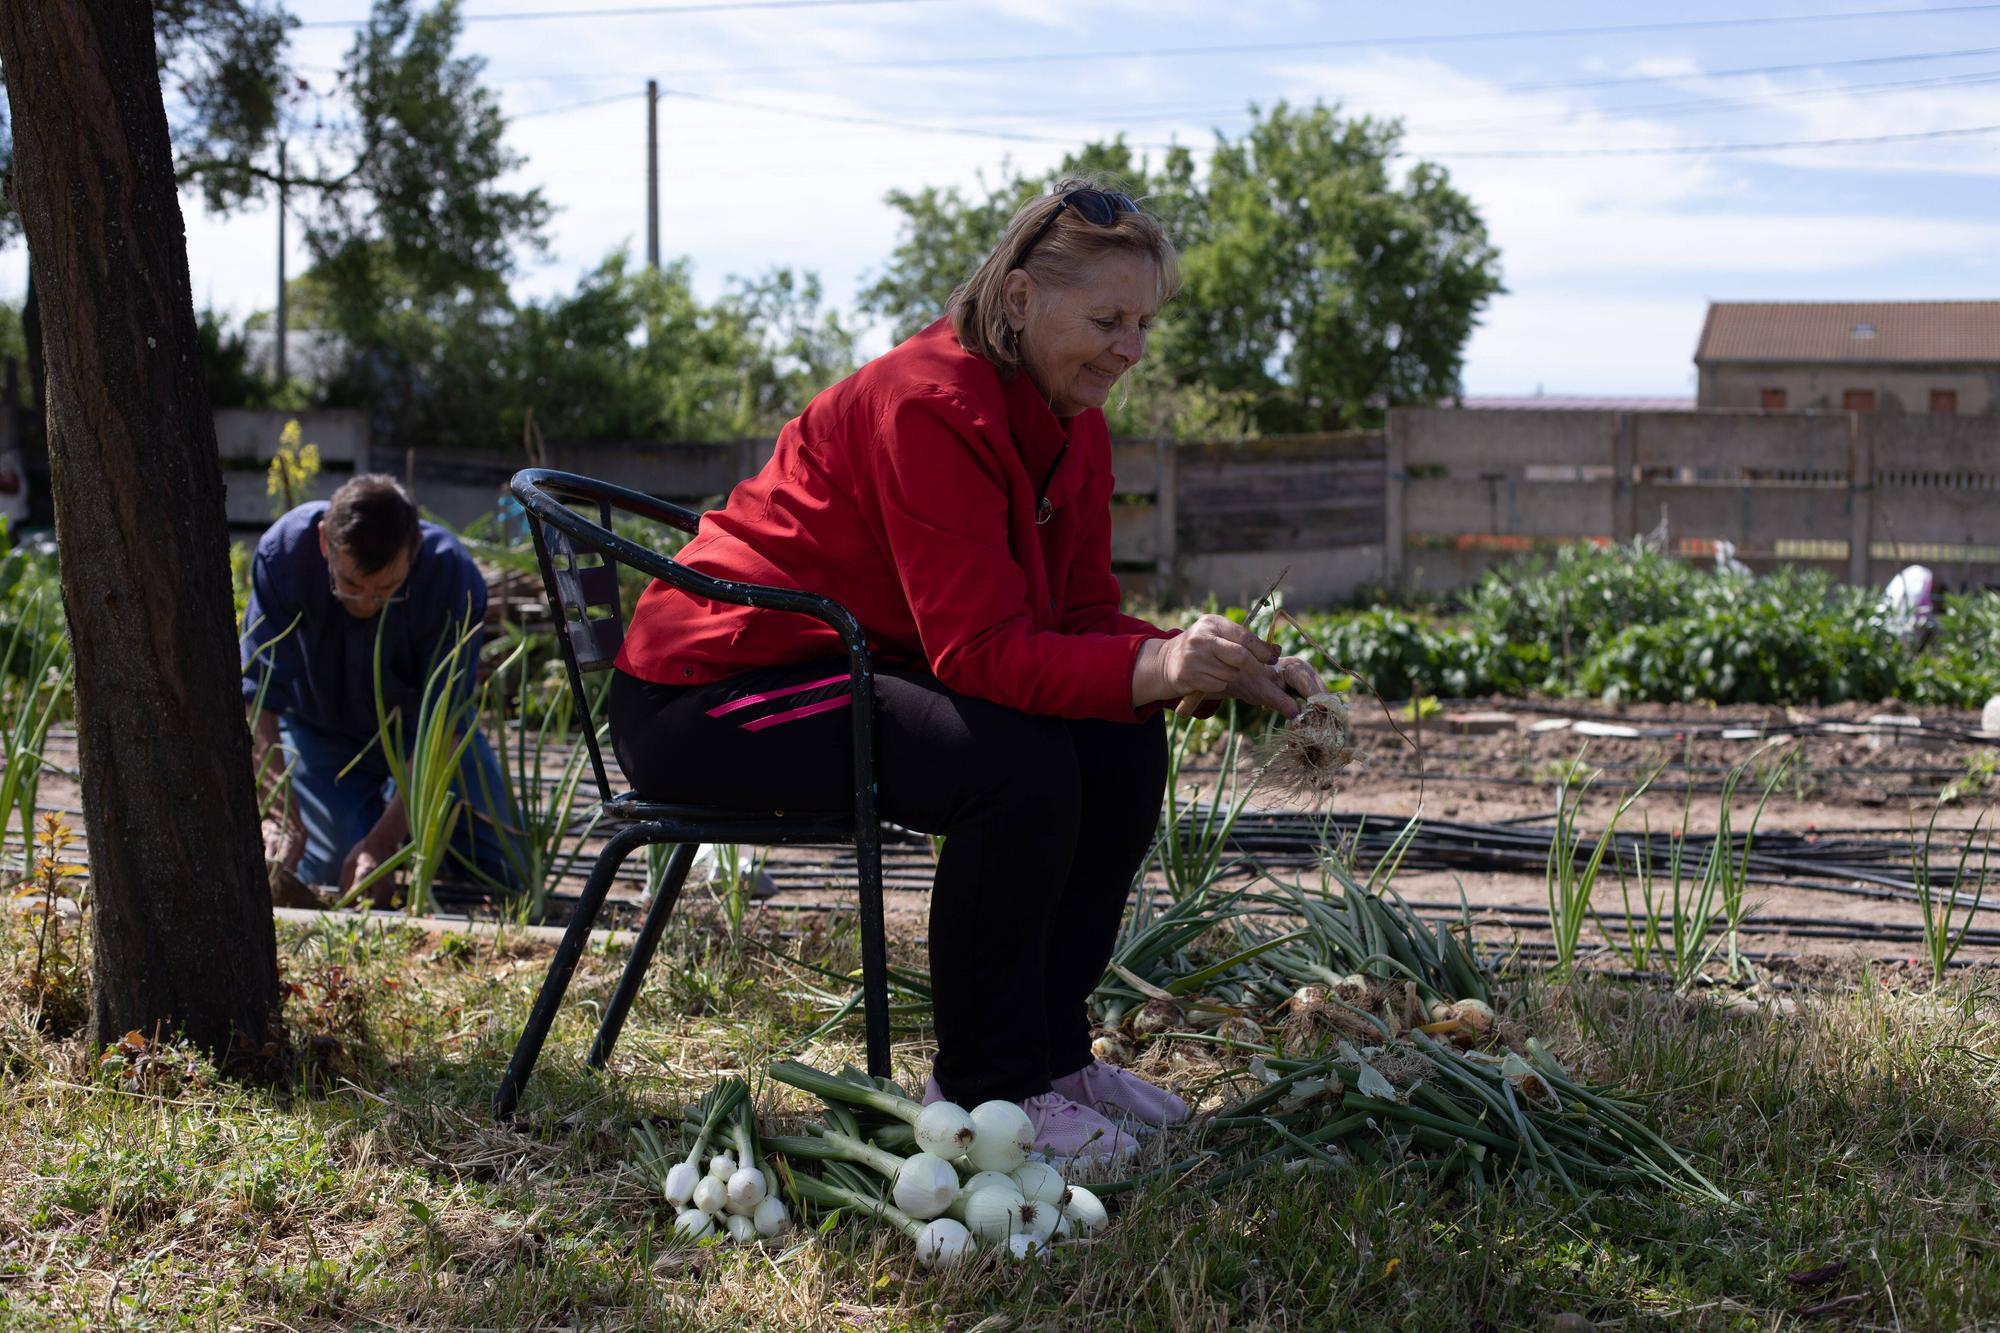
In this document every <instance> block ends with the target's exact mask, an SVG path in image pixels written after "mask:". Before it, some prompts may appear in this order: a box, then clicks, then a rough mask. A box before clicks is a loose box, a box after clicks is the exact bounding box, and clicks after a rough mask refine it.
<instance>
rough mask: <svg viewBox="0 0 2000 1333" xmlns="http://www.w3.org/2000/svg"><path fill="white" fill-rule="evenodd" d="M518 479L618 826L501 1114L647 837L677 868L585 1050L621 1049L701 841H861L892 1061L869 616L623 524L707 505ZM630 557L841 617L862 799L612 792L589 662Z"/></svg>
mask: <svg viewBox="0 0 2000 1333" xmlns="http://www.w3.org/2000/svg"><path fill="white" fill-rule="evenodd" d="M511 489H512V491H513V493H514V497H515V498H516V499H517V500H519V501H520V502H521V506H522V508H524V509H525V510H527V513H528V526H529V530H530V532H531V534H532V535H533V537H534V543H535V557H536V559H537V560H538V561H539V562H540V564H541V569H542V582H543V583H544V584H545V585H546V586H547V588H548V594H549V604H550V607H551V609H552V610H553V611H554V612H555V614H556V642H557V643H558V645H560V647H561V648H562V655H563V663H564V665H565V666H566V667H567V668H568V669H569V683H570V689H571V694H572V697H573V698H574V700H575V707H576V712H577V720H578V722H579V723H580V724H581V725H582V727H583V738H584V744H586V745H587V746H589V747H590V763H591V768H592V770H593V771H594V773H595V775H596V778H597V790H598V793H599V796H600V798H601V799H603V806H602V810H603V815H604V822H605V823H607V824H608V825H609V826H610V827H611V828H612V830H613V832H612V836H611V840H610V842H609V843H607V844H606V845H605V848H604V850H603V851H602V852H601V853H599V854H598V857H597V862H596V864H595V865H593V866H592V867H591V872H590V879H589V880H588V881H587V882H586V883H585V885H584V888H583V893H582V896H581V897H579V898H578V899H577V904H576V911H575V914H574V915H573V916H572V917H571V918H570V923H569V929H568V930H567V931H566V932H564V934H563V938H562V943H561V945H560V946H559V947H558V948H557V949H556V956H555V959H554V960H553V961H552V962H551V963H550V964H549V970H548V975H547V976H546V977H545V978H544V979H543V981H542V989H541V992H540V994H538V995H537V996H536V997H535V1006H534V1008H533V1010H531V1011H530V1012H529V1014H528V1024H527V1027H526V1028H524V1029H523V1030H522V1032H521V1039H520V1041H518V1042H517V1043H516V1044H515V1046H514V1056H513V1059H512V1060H510V1061H509V1062H508V1065H507V1072H506V1074H505V1076H503V1077H502V1078H501V1080H500V1088H499V1090H498V1091H497V1092H496V1093H495V1094H494V1096H493V1110H494V1113H495V1114H496V1115H497V1116H501V1117H505V1116H508V1115H511V1114H512V1113H513V1110H514V1107H515V1105H516V1103H517V1102H518V1101H519V1100H520V1096H521V1089H522V1088H523V1087H524V1086H525V1085H526V1084H527V1081H528V1076H529V1075H530V1074H531V1073H533V1072H534V1068H535V1061H536V1059H537V1058H538V1057H539V1056H540V1055H541V1051H542V1043H543V1042H544V1041H545V1040H546V1039H547V1037H548V1034H549V1025H550V1024H551V1023H552V1022H554V1020H555V1015H556V1009H557V1008H558V1007H559V1006H560V1005H561V1004H562V998H563V993H564V992H565V991H566V990H568V989H569V983H570V978H571V976H572V975H573V974H574V973H575V971H576V960H577V959H578V957H580V956H581V955H582V953H583V947H584V944H585V943H586V942H587V941H588V940H589V938H590V929H591V926H592V924H593V923H594V922H595V921H596V920H597V914H598V912H599V910H600V909H601V908H602V907H603V906H604V896H605V894H606V893H607V892H608V891H609V889H610V887H611V881H612V878H613V877H614V876H615V875H616V874H617V873H618V867H619V866H620V865H622V864H623V863H624V861H625V858H626V857H627V856H629V855H630V854H631V853H632V852H633V851H634V850H635V849H636V848H639V847H643V846H646V845H648V844H652V843H675V844H678V845H677V846H676V847H675V849H674V852H673V855H672V856H671V857H670V858H669V859H668V863H667V872H666V877H665V878H664V879H663V880H662V881H661V883H660V889H659V893H658V895H657V896H656V897H655V898H654V900H653V905H652V907H651V908H650V909H648V911H647V913H646V920H645V922H644V924H643V925H641V926H640V928H639V934H638V937H637V939H636V940H634V942H633V945H632V956H631V958H630V959H629V960H627V962H626V964H625V971H624V974H623V975H622V976H620V977H619V979H618V989H617V990H616V992H614V993H613V995H612V997H611V1002H610V1004H609V1005H607V1006H606V1007H605V1010H604V1017H603V1020H602V1021H601V1022H600V1024H599V1025H598V1029H597V1040H596V1041H595V1042H593V1043H592V1044H591V1047H590V1055H589V1057H588V1059H587V1061H586V1063H588V1065H589V1066H590V1067H591V1068H592V1069H602V1068H603V1067H604V1065H605V1062H606V1061H608V1060H609V1059H610V1058H611V1048H612V1047H613V1046H614V1045H615V1044H616V1043H617V1041H618V1033H619V1030H620V1029H621V1028H623V1027H624V1025H625V1016H626V1013H627V1012H628V1011H629V1010H630V1009H631V1007H632V1001H633V999H634V998H635V997H636V996H637V995H638V993H639V987H640V985H641V983H642V982H643V981H644V979H645V974H646V968H647V966H648V965H649V964H650V963H651V962H652V960H653V954H654V951H655V950H657V949H658V948H659V944H660V935H661V932H662V931H663V930H664V929H665V928H666V924H667V918H668V917H669V916H670V915H672V913H673V910H674V903H675V901H676V899H678V898H679V896H680V890H681V885H682V883H683V882H684V881H685V880H686V879H687V874H688V868H689V867H690V866H691V865H692V864H693V863H694V857H695V853H696V851H697V850H698V849H699V848H700V846H701V845H702V844H703V843H746V842H747V843H756V844H760V845H769V844H776V843H802V842H815V843H825V842H851V843H853V844H854V849H855V860H856V861H857V863H858V865H859V872H860V880H861V969H862V972H861V975H862V1005H863V1018H864V1030H865V1032H866V1034H867V1041H868V1072H869V1073H870V1074H874V1075H886V1074H888V1072H889V990H888V980H887V973H888V954H887V949H886V947H885V945H884V939H883V922H882V826H881V824H880V822H879V821H878V819H877V817H876V808H875V807H876V800H875V679H874V675H873V673H872V671H871V668H870V664H869V657H868V644H867V640H866V639H865V637H864V636H863V635H862V632H861V626H860V624H859V623H858V622H857V621H856V620H855V619H854V617H853V616H852V615H850V614H849V613H848V611H847V610H846V608H844V607H842V606H840V605H838V604H837V603H835V602H832V601H829V600H827V599H826V598H824V597H818V596H815V595H813V594H811V593H806V592H800V591H797V590H796V589H792V588H772V587H764V586H761V585H758V584H751V583H734V582H728V581H724V580H718V579H713V578H709V577H708V576H706V575H703V574H698V573H696V572H695V571H694V570H691V569H688V568H686V567H685V566H683V565H681V564H680V563H679V562H677V561H675V560H672V559H670V558H668V557H666V556H663V555H659V554H656V553H655V552H653V551H650V550H647V549H646V548H645V547H643V546H640V545H639V544H638V543H636V542H633V541H629V540H627V539H626V538H624V537H620V536H619V535H618V534H617V533H615V532H613V531H612V529H611V515H612V511H613V510H618V511H620V512H623V513H628V514H632V515H636V516H637V517H640V518H644V519H649V520H651V521H653V522H656V523H664V524H667V525H668V526H670V527H674V528H678V529H680V530H681V531H683V532H689V533H691V532H693V531H695V527H696V523H697V521H698V519H699V517H700V516H699V515H697V514H696V513H694V512H693V511H692V510H688V509H683V508H682V507H681V506H679V505H676V504H670V503H668V502H666V501H664V500H656V499H654V498H653V497H651V496H649V495H642V494H640V493H639V492H637V491H631V490H627V489H625V488H624V487H622V486H613V485H611V484H610V483H608V482H602V481H595V480H593V479H591V478H589V477H580V476H577V475H575V474H574V473H568V472H556V471H551V470H549V469H546V468H527V469H524V470H523V471H521V472H517V473H516V474H515V475H514V480H513V483H512V485H511ZM571 504H584V505H593V506H595V507H596V510H597V519H598V521H597V522H594V523H593V522H592V521H590V520H589V519H588V518H586V517H584V516H583V515H582V514H579V513H577V512H576V510H574V509H572V508H570V507H569V506H570V505H571ZM620 564H625V565H630V566H632V567H633V568H634V569H637V570H640V571H641V572H643V573H646V574H650V575H651V576H653V577H654V578H656V579H660V580H662V581H664V582H666V583H669V584H672V585H673V586H674V587H676V588H680V589H682V590H683V591H686V592H689V593H693V594H694V595H696V596H698V597H705V598H708V599H709V600H711V601H718V602H730V603H734V604H736V605H739V606H755V607H761V608H766V609H769V610H773V611H795V612H798V613H800V614H802V615H808V616H812V617H814V618H816V619H818V620H822V621H824V622H826V624H828V625H830V626H832V627H833V629H834V631H835V632H836V633H838V634H839V635H840V637H841V641H842V642H843V643H844V644H845V645H846V647H847V669H848V677H849V680H850V681H851V683H852V689H853V691H854V695H853V700H854V702H853V707H852V708H851V709H850V710H849V711H850V712H851V713H852V714H853V717H854V805H853V807H852V808H851V809H846V810H837V811H811V812H803V811H802V812H786V811H769V812H764V811H744V810H724V809H714V808H710V807H706V806H690V805H669V804H664V803H661V802H657V801H649V800H646V799H645V797H644V796H643V795H640V794H638V793H631V792H628V793H626V794H624V795H621V796H615V797H614V796H611V795H610V793H611V782H610V779H609V777H608V776H607V775H606V773H605V771H604V756H603V754H602V753H601V752H600V751H599V749H598V745H597V726H596V720H595V719H594V718H593V717H592V716H591V714H590V703H589V699H588V697H587V696H586V695H585V693H584V688H583V677H584V673H586V672H592V671H602V670H605V669H607V668H609V667H610V666H611V663H612V660H613V659H614V658H615V657H617V655H618V648H619V645H620V644H622V643H623V642H624V638H625V620H624V615H623V611H622V608H621V607H620V606H619V601H618V571H617V568H616V566H617V565H620Z"/></svg>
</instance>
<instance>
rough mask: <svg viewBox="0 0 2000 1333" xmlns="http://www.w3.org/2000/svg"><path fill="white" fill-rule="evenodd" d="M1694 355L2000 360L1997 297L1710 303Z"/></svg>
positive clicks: (1709, 358) (1704, 359)
mask: <svg viewBox="0 0 2000 1333" xmlns="http://www.w3.org/2000/svg"><path fill="white" fill-rule="evenodd" d="M1694 360H1695V364H1696V365H1707V364H1710V363H1712V362H1717V361H1737V362H1743V361H1758V362H1800V361H1804V362H1837V363H1841V364H1852V363H1855V362H1872V363H1880V362H1884V361H1904V362H1923V363H1929V364H1935V363H1938V362H1950V363H1972V364H1981V365H1985V364H2000V301H1764V302H1759V301H1713V302H1710V303H1709V307H1708V320H1707V322H1706V323H1705V324H1703V325H1702V330H1701V341H1700V343H1699V344H1697V345H1696V347H1695V352H1694Z"/></svg>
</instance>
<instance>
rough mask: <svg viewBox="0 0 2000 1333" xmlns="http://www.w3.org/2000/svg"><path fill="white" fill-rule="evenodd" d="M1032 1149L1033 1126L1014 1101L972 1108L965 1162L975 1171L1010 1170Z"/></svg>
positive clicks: (1033, 1144) (1024, 1158) (988, 1103)
mask: <svg viewBox="0 0 2000 1333" xmlns="http://www.w3.org/2000/svg"><path fill="white" fill-rule="evenodd" d="M1034 1146H1035V1123H1034V1121H1032V1120H1030V1119H1028V1113H1027V1112H1026V1111H1023V1110H1022V1109H1021V1108H1020V1107H1019V1106H1018V1105H1016V1104H1015V1103H1013V1102H1001V1101H992V1102H981V1103H980V1104H979V1105H977V1106H975V1107H973V1108H972V1146H971V1147H970V1148H968V1149H966V1151H965V1160H966V1161H968V1162H970V1163H972V1166H973V1169H975V1170H978V1171H1012V1170H1013V1169H1014V1168H1015V1167H1017V1166H1019V1165H1020V1164H1021V1163H1023V1162H1025V1161H1027V1160H1028V1154H1029V1152H1031V1151H1032V1150H1033V1149H1034Z"/></svg>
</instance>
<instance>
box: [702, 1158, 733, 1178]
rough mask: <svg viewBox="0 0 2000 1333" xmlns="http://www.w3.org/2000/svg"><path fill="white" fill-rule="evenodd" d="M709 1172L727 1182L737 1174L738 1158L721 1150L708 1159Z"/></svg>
mask: <svg viewBox="0 0 2000 1333" xmlns="http://www.w3.org/2000/svg"><path fill="white" fill-rule="evenodd" d="M708 1174H710V1175H711V1176H714V1177H715V1178H716V1179H717V1180H720V1181H723V1182H724V1183H727V1182H728V1180H729V1178H730V1177H731V1176H733V1175H735V1174H736V1159H735V1158H734V1157H731V1156H730V1155H729V1154H728V1153H726V1152H719V1153H717V1154H716V1155H715V1156H713V1157H711V1158H709V1159H708Z"/></svg>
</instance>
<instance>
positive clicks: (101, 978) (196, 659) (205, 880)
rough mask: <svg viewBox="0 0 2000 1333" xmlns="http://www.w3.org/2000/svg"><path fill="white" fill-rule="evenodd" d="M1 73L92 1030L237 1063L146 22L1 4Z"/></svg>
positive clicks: (233, 846)
mask: <svg viewBox="0 0 2000 1333" xmlns="http://www.w3.org/2000/svg"><path fill="white" fill-rule="evenodd" d="M0 61H4V62H5V64H6V70H7V95H8V97H9V99H10V101H11V104H12V109H13V129H14V154H15V156H14V201H13V202H14V206H15V207H16V208H17V209H18V210H19V212H20V214H21V219H22V222H23V224H24V226H25V228H26V231H27V237H28V244H29V247H30V249H31V250H32V251H33V253H34V256H35V278H36V296H37V298H38V302H39V305H40V310H41V321H42V333H43V336H42V342H43V350H44V355H45V358H46V366H47V384H46V389H45V397H44V399H43V403H42V406H43V410H44V413H45V422H46V428H47V437H48V446H49V463H50V473H51V489H52V491H53V493H54V496H55V507H56V542H57V548H58V551H59V553H60V556H61V563H62V590H63V607H64V610H65V612H66V613H67V615H68V619H69V631H70V640H71V643H72V644H73V646H74V649H75V656H76V713H77V748H78V752H79V755H78V757H79V760H80V763H81V767H82V776H83V813H84V820H85V823H86V825H87V827H88V830H89V837H90V861H91V887H90V893H91V902H92V907H93V910H92V913H91V916H92V921H93V942H94V945H95V960H94V966H93V968H92V982H91V1031H92V1035H93V1037H94V1038H95V1040H96V1041H98V1042H99V1043H103V1042H107V1041H112V1040H115V1039H117V1038H118V1037H119V1036H120V1035H122V1034H123V1033H124V1032H126V1031H128V1030H131V1029H137V1030H139V1031H141V1032H143V1033H146V1034H147V1035H149V1036H156V1035H164V1036H172V1035H174V1034H176V1033H179V1034H183V1035H185V1036H186V1037H188V1038H189V1039H191V1040H193V1041H194V1042H196V1043H197V1044H198V1045H200V1046H201V1047H203V1048H204V1049H206V1050H208V1051H210V1052H212V1053H214V1054H216V1055H217V1056H218V1057H222V1058H228V1057H229V1056H230V1055H231V1054H232V1052H235V1053H243V1052H245V1051H246V1049H247V1050H248V1051H251V1052H254V1051H257V1050H259V1049H261V1048H263V1047H264V1045H265V1043H266V1042H267V1041H269V1040H271V1039H272V1038H273V1037H274V1036H275V1035H276V1030H277V1018H278V1012H279V1010H278V978H277V958H276V948H275V943H274V938H273V931H272V925H271V907H270V899H269V896H268V894H269V890H268V888H267V887H266V882H265V879H264V867H263V856H262V847H261V842H260V838H259V834H258V821H257V807H256V800H255V797H254V795H253V793H252V790H251V782H250V736H249V729H248V728H247V727H246V726H245V725H244V720H243V703H242V695H241V691H240V686H239V681H240V676H239V674H238V666H237V654H236V645H235V639H236V631H235V617H234V614H233V612H232V609H231V600H230V585H229V557H228V527H227V523H226V520H225V518H224V511H223V491H222V472H221V467H220V464H219V462H218V460H217V457H216V447H215V422H214V418H213V417H211V416H210V414H209V408H208V395H207V391H206V389H205V388H204V387H203V384H202V378H201V357H200V354H199V351H198V343H197V340H196V332H195V319H194V304H193V300H192V297H191V294H190V289H189V284H188V266H187V243H186V239H185V236H184V232H183V227H182V222H181V210H180V200H179V198H178V196H177V195H176V193H175V186H174V169H173V157H172V153H171V149H170V146H169V144H168V139H167V118H166V111H165V108H164V106H163V105H162V103H161V99H160V76H159V68H158V62H157V59H156V57H155V54H154V46H153V19H152V6H150V5H143V4H133V3H130V0H6V3H4V4H0Z"/></svg>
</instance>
